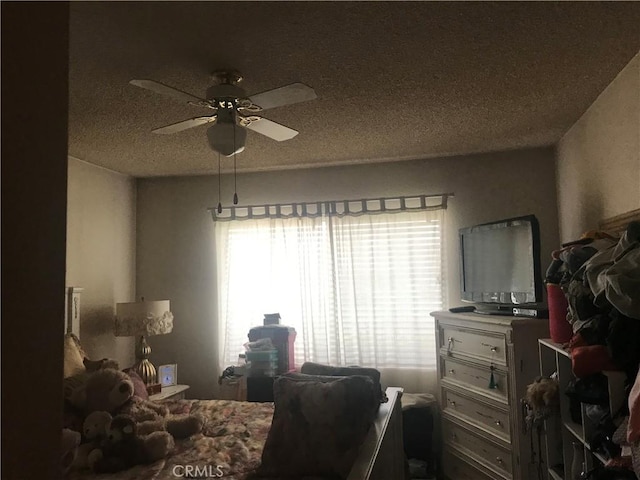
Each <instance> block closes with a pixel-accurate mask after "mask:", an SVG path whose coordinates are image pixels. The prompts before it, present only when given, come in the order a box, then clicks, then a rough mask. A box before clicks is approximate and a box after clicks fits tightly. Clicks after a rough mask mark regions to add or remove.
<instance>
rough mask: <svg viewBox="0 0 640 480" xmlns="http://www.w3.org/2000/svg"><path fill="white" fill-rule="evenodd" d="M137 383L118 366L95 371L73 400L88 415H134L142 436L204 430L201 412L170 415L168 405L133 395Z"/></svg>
mask: <svg viewBox="0 0 640 480" xmlns="http://www.w3.org/2000/svg"><path fill="white" fill-rule="evenodd" d="M133 391H134V388H133V382H132V381H131V379H130V378H129V376H128V375H127V374H126V373H124V372H122V371H120V370H116V369H112V368H104V369H99V370H96V371H94V372H92V373H91V374H90V375H88V377H87V379H86V381H85V382H84V383H83V384H82V385H80V386H79V387H77V388H76V389H75V390H74V391H73V392H72V394H71V396H70V399H69V400H70V402H71V403H72V404H73V405H75V406H76V407H78V408H81V409H82V410H83V411H84V413H85V414H86V415H88V414H90V413H92V412H96V411H104V412H108V413H110V414H111V415H112V416H116V415H120V414H125V415H130V416H131V417H132V418H133V420H134V422H135V423H136V428H137V430H138V432H139V433H140V434H141V435H148V434H149V433H151V432H154V431H163V430H166V431H167V432H169V433H170V434H171V435H172V436H173V437H175V438H187V437H189V436H191V435H193V434H195V433H198V432H200V431H201V430H202V424H203V419H202V417H201V416H199V415H180V416H177V415H176V416H174V415H170V414H169V411H168V409H167V407H166V406H164V405H161V404H158V403H155V402H152V401H150V400H145V399H142V398H140V397H138V396H134V395H133Z"/></svg>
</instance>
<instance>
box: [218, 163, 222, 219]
mask: <svg viewBox="0 0 640 480" xmlns="http://www.w3.org/2000/svg"><path fill="white" fill-rule="evenodd" d="M221 188H222V182H221V180H220V152H218V213H222V202H221V201H220V190H221Z"/></svg>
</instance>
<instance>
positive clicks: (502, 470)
mask: <svg viewBox="0 0 640 480" xmlns="http://www.w3.org/2000/svg"><path fill="white" fill-rule="evenodd" d="M432 315H433V316H434V317H435V319H436V341H437V347H438V353H439V355H438V383H439V396H440V405H441V406H442V439H443V446H442V469H443V472H444V474H445V476H446V478H448V479H450V480H500V479H514V480H528V479H534V478H536V477H535V470H534V463H533V461H532V459H531V451H532V449H531V443H530V437H529V435H528V434H526V433H525V430H524V423H523V421H524V418H523V412H522V404H521V401H520V399H521V398H523V397H524V395H525V391H526V387H527V385H528V384H530V383H531V382H532V381H533V379H534V378H535V377H536V376H538V375H539V374H540V370H539V364H538V338H545V337H546V336H548V334H549V322H548V320H546V319H538V318H525V317H511V316H496V315H480V314H476V313H451V312H448V311H444V312H434V313H432ZM492 374H493V375H492ZM492 377H493V378H492ZM490 387H491V388H490ZM534 460H535V459H534Z"/></svg>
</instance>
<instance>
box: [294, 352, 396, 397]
mask: <svg viewBox="0 0 640 480" xmlns="http://www.w3.org/2000/svg"><path fill="white" fill-rule="evenodd" d="M300 372H301V373H305V374H308V375H329V376H336V375H337V376H344V377H348V376H350V375H364V376H367V377H370V378H371V380H373V385H374V387H375V392H376V395H377V396H378V400H379V402H380V403H385V402H386V401H387V400H388V399H387V396H386V395H385V393H384V392H383V391H382V387H381V386H380V371H378V370H376V369H375V368H366V367H332V366H330V365H323V364H321V363H314V362H305V363H303V364H302V367H301V368H300Z"/></svg>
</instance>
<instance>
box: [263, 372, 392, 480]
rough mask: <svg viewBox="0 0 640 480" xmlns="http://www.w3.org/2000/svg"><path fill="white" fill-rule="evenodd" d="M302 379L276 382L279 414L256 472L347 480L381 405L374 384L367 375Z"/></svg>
mask: <svg viewBox="0 0 640 480" xmlns="http://www.w3.org/2000/svg"><path fill="white" fill-rule="evenodd" d="M299 375H300V374H297V375H295V374H294V375H292V376H288V375H284V376H281V377H279V378H278V379H276V381H275V382H274V385H273V394H274V403H275V411H274V415H273V421H272V423H271V429H270V430H269V434H268V436H267V440H266V442H265V445H264V450H263V452H262V464H261V465H260V467H259V468H258V471H257V473H258V475H259V476H261V477H276V478H281V477H285V478H286V477H296V478H298V477H304V476H323V477H330V478H346V477H347V475H348V474H349V471H350V470H351V467H352V465H353V462H354V461H355V459H356V457H357V455H358V451H359V449H360V445H361V444H362V442H363V441H364V438H365V436H366V435H367V432H368V430H369V427H370V426H371V424H372V422H373V420H374V419H375V416H376V412H377V409H378V406H379V402H378V399H377V397H376V394H375V390H374V383H373V381H372V380H371V378H369V377H365V376H362V375H354V376H350V377H325V378H313V376H307V375H303V376H299ZM310 377H311V378H310Z"/></svg>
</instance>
